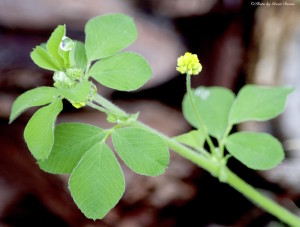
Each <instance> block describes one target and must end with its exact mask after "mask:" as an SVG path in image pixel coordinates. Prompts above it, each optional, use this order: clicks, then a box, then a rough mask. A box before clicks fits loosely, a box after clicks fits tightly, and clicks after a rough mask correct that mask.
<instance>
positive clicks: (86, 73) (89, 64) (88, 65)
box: [84, 61, 91, 80]
mask: <svg viewBox="0 0 300 227" xmlns="http://www.w3.org/2000/svg"><path fill="white" fill-rule="evenodd" d="M90 67H91V62H90V61H89V62H88V63H87V65H86V68H85V72H84V79H85V80H87V79H88V77H89V75H88V73H89V69H90Z"/></svg>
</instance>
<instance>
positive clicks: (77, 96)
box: [58, 81, 92, 103]
mask: <svg viewBox="0 0 300 227" xmlns="http://www.w3.org/2000/svg"><path fill="white" fill-rule="evenodd" d="M91 85H92V82H90V81H83V82H81V83H79V84H77V85H76V86H75V87H72V88H58V91H59V93H60V94H61V95H62V96H63V97H64V98H66V99H67V100H69V101H70V102H71V103H77V102H84V101H86V100H87V98H88V96H89V92H90V89H91Z"/></svg>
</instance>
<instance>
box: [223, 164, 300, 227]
mask: <svg viewBox="0 0 300 227" xmlns="http://www.w3.org/2000/svg"><path fill="white" fill-rule="evenodd" d="M226 174H227V183H228V184H229V185H231V186H232V187H233V188H235V189H236V190H237V191H239V192H240V193H242V194H243V195H244V196H245V197H247V198H248V199H249V200H250V201H252V202H253V203H254V204H256V205H258V206H259V207H261V208H263V209H264V210H265V211H267V212H269V213H270V214H272V215H274V216H275V217H277V218H278V219H279V220H281V221H283V222H285V223H287V224H288V225H290V226H293V227H296V226H300V219H299V217H298V216H296V215H295V214H293V213H291V212H290V211H289V210H287V209H285V208H284V207H282V206H280V205H278V204H277V203H275V202H274V201H272V200H271V199H269V198H267V197H266V196H264V195H263V194H261V193H260V192H258V191H257V190H256V189H255V188H254V187H252V186H251V185H249V184H248V183H246V182H245V181H244V180H242V179H241V178H240V177H238V176H237V175H236V174H235V173H233V172H232V171H230V170H229V169H228V168H226Z"/></svg>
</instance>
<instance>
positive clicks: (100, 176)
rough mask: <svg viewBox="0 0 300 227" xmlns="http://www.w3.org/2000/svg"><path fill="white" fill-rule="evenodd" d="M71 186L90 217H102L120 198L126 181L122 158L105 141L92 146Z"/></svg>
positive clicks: (83, 209)
mask: <svg viewBox="0 0 300 227" xmlns="http://www.w3.org/2000/svg"><path fill="white" fill-rule="evenodd" d="M69 188H70V191H71V195H72V197H73V199H74V201H75V203H76V204H77V206H78V207H79V209H80V210H81V211H82V213H84V215H85V216H86V217H87V218H91V219H94V220H95V219H101V218H103V217H104V216H105V215H106V214H107V213H108V211H109V210H110V209H112V208H113V207H114V206H115V205H116V204H117V203H118V201H119V200H120V198H121V196H122V195H123V193H124V189H125V182H124V176H123V173H122V170H121V168H120V165H119V163H118V160H117V159H116V157H115V156H114V154H113V152H112V151H111V150H110V149H109V147H108V146H107V145H105V144H104V143H98V144H96V145H95V146H93V147H92V148H91V149H89V150H88V151H87V152H86V154H85V155H84V156H83V157H82V159H81V160H80V162H79V163H78V165H77V166H76V168H75V169H74V171H73V173H72V175H71V177H70V180H69Z"/></svg>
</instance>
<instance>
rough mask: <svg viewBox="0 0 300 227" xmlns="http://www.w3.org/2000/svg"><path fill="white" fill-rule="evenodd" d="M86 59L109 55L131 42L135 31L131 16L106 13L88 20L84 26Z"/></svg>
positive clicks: (134, 36) (90, 59) (134, 38)
mask: <svg viewBox="0 0 300 227" xmlns="http://www.w3.org/2000/svg"><path fill="white" fill-rule="evenodd" d="M85 35H86V39H85V49H86V55H87V59H88V60H89V61H94V60H97V59H100V58H105V57H109V56H111V55H114V54H115V53H117V52H119V51H120V50H122V49H124V48H125V47H127V46H129V45H130V44H132V43H133V42H134V41H135V40H136V38H137V31H136V27H135V24H134V21H133V19H132V18H131V17H128V16H125V15H123V14H108V15H105V16H99V17H95V18H93V19H91V20H89V21H88V22H87V24H86V26H85Z"/></svg>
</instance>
